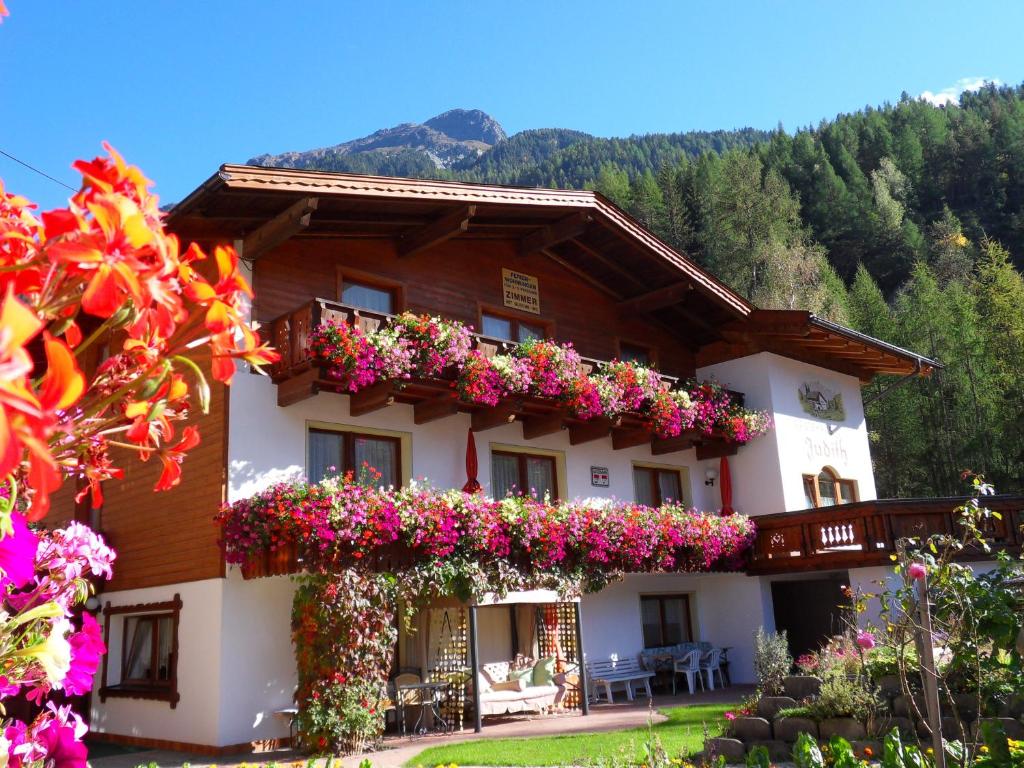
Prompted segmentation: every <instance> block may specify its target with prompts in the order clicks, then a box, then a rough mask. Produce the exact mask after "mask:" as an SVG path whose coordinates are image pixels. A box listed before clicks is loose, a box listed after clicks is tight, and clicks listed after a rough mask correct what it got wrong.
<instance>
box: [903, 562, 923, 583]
mask: <svg viewBox="0 0 1024 768" xmlns="http://www.w3.org/2000/svg"><path fill="white" fill-rule="evenodd" d="M907 573H909V574H910V578H912V579H913V580H914V581H920V580H921V579H923V578H924V577H925V574H927V573H928V571H927V569H926V568H925V567H924V563H911V564H910V567H909V568H908V569H907Z"/></svg>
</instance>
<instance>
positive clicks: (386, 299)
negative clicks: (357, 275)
mask: <svg viewBox="0 0 1024 768" xmlns="http://www.w3.org/2000/svg"><path fill="white" fill-rule="evenodd" d="M341 303H342V304H347V305H348V306H350V307H357V308H359V309H368V310H370V311H371V312H383V313H385V314H388V315H391V314H394V312H395V292H394V290H392V289H391V288H383V287H380V286H376V285H370V284H368V283H364V282H358V281H355V280H343V281H342V283H341Z"/></svg>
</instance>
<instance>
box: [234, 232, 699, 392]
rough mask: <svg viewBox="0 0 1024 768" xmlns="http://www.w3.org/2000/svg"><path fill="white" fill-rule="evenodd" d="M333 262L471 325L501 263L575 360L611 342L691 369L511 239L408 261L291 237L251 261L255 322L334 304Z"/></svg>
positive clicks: (679, 354) (354, 245)
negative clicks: (529, 280) (635, 343)
mask: <svg viewBox="0 0 1024 768" xmlns="http://www.w3.org/2000/svg"><path fill="white" fill-rule="evenodd" d="M339 265H341V266H344V267H348V268H351V269H357V270H360V271H362V272H367V273H372V274H376V275H379V276H381V277H383V278H387V279H390V280H397V281H399V282H401V283H403V284H404V286H405V303H406V306H407V308H408V309H410V310H412V311H414V312H429V313H432V314H439V315H442V316H444V317H448V318H452V319H455V320H459V321H461V322H463V323H466V324H468V325H474V326H475V325H476V324H477V322H478V314H479V312H478V307H479V305H481V304H485V305H491V306H498V307H500V306H502V304H503V302H502V290H501V269H502V267H508V268H511V269H515V270H517V271H519V272H525V273H526V274H529V275H533V276H535V277H537V279H538V281H539V283H540V302H541V314H540V316H539V318H538V319H539V320H541V321H544V322H549V323H553V324H554V328H555V333H556V337H557V340H558V341H563V342H564V341H571V342H572V343H573V344H574V346H575V347H576V349H577V350H578V351H579V352H580V354H582V355H585V356H587V357H593V358H597V359H601V360H610V359H612V358H613V357H615V356H616V354H617V352H618V349H617V345H616V339H617V338H631V339H643V340H644V342H645V343H646V344H649V345H650V346H652V347H654V348H655V349H656V350H657V355H658V360H659V362H660V364H661V368H662V370H663V371H664V372H665V373H667V374H670V375H673V376H692V375H693V373H694V370H695V367H694V356H693V354H692V353H691V352H690V351H689V350H688V349H686V347H685V346H683V345H682V344H681V343H680V342H679V340H678V339H676V338H673V336H672V335H671V334H670V333H669V332H668V331H667V330H665V329H663V328H662V327H660V326H658V325H657V324H655V323H652V322H650V321H649V320H647V319H645V318H644V317H643V316H641V315H640V314H638V313H637V312H636V311H635V310H634V309H631V308H628V307H626V308H624V307H620V306H618V304H617V302H616V300H615V299H614V298H612V297H610V296H609V295H607V294H606V293H605V292H603V291H600V290H598V289H597V288H595V287H592V286H590V285H587V284H585V283H583V282H582V281H581V280H580V279H579V277H577V276H575V275H573V274H572V273H571V272H570V271H569V270H567V269H565V268H564V267H562V266H560V265H558V264H557V263H555V262H554V261H552V260H551V259H549V258H548V257H546V256H545V255H543V254H541V253H536V254H532V255H530V256H525V257H523V256H519V241H518V240H513V239H509V240H470V239H458V240H450V241H448V242H444V243H440V244H438V245H436V246H433V247H431V248H429V249H427V250H425V251H421V252H420V253H417V254H416V255H414V256H410V257H407V258H399V257H398V255H397V253H396V250H395V246H394V245H393V243H392V242H390V241H388V240H371V239H365V240H357V239H353V240H294V241H290V242H288V243H285V244H284V245H282V246H281V247H279V248H277V249H275V250H274V251H273V252H271V253H269V254H267V255H265V256H264V257H262V258H261V259H260V260H259V261H258V262H257V263H256V265H255V277H254V284H255V286H254V287H255V290H256V307H255V314H256V317H258V318H259V319H260V320H261V321H262V322H268V321H270V320H272V319H274V318H275V317H278V316H280V315H282V314H284V313H286V312H291V311H293V310H294V309H295V308H296V307H298V306H299V305H300V304H301V303H302V302H304V301H308V300H309V299H312V298H317V297H319V298H326V299H337V298H338V297H337V296H336V295H335V294H336V291H337V282H336V281H337V267H338V266H339ZM611 287H613V288H614V287H615V286H611ZM650 287H651V288H652V289H654V288H657V287H658V286H656V285H652V286H650ZM685 332H686V329H685V328H681V329H680V333H681V334H682V333H685Z"/></svg>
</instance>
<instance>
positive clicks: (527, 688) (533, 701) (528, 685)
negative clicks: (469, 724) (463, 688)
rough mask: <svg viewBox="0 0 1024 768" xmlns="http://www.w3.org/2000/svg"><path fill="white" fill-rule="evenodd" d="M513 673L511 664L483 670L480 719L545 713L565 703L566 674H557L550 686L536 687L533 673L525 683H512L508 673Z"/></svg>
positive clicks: (479, 682)
mask: <svg viewBox="0 0 1024 768" xmlns="http://www.w3.org/2000/svg"><path fill="white" fill-rule="evenodd" d="M520 669H525V667H521V668H520ZM530 669H531V670H532V666H531V667H530ZM512 670H513V667H512V662H509V661H500V662H495V663H492V664H484V665H483V666H482V667H481V668H480V671H479V672H478V673H477V676H476V684H477V685H478V686H480V714H481V716H484V717H486V716H487V715H508V714H515V713H517V712H544V711H546V710H549V709H552V708H554V707H557V706H558V705H559V704H561V703H562V699H563V698H564V697H565V675H564V674H560V673H555V675H554V676H553V678H552V682H551V684H550V685H533V682H532V679H531V678H532V673H531V676H529V677H527V678H525V679H520V680H518V681H515V680H513V681H510V680H509V672H511V671H512Z"/></svg>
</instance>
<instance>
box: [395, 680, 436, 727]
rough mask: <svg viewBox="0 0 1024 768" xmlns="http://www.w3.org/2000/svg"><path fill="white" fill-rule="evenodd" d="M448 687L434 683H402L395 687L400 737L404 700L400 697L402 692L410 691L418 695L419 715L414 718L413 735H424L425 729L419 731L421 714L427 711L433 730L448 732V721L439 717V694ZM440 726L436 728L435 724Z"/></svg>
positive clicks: (403, 723)
mask: <svg viewBox="0 0 1024 768" xmlns="http://www.w3.org/2000/svg"><path fill="white" fill-rule="evenodd" d="M447 687H448V683H442V682H434V683H403V684H402V685H398V686H395V698H396V699H397V700H398V702H397V703H398V711H399V721H400V722H401V730H402V735H403V736H404V735H405V706H406V704H405V699H406V697H405V696H403V695H402V693H403V692H404V691H411V692H416V693H418V694H419V695H418V698H419V708H420V714H419V717H417V718H416V724H415V725H414V726H413V729H412V731H413V733H414V734H418V733H426V730H427V729H426V728H423V729H422V730H421V729H420V723H421V722H423V713H424V712H425V711H427V710H429V711H430V715H431V718H432V719H433V721H434V722H433V724H434V729H435V730H442V731H444V732H445V733H447V732H448V721H447V720H445V719H444V718H443V717H442V716H441V693H442V692H443V691H444V689H445V688H447ZM438 723H440V724H441V728H440V729H438V728H437V724H438Z"/></svg>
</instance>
